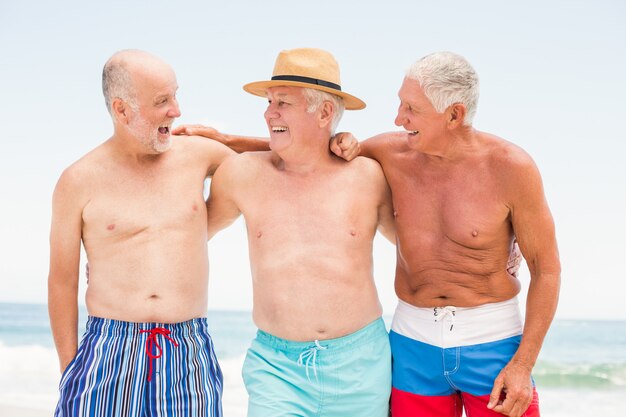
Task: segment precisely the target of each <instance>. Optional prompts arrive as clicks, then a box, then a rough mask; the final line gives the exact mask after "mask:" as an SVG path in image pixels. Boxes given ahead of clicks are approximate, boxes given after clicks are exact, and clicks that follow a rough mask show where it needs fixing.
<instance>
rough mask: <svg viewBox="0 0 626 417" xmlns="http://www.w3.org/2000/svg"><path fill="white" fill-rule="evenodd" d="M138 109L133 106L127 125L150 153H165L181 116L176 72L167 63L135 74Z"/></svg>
mask: <svg viewBox="0 0 626 417" xmlns="http://www.w3.org/2000/svg"><path fill="white" fill-rule="evenodd" d="M134 82H135V87H136V92H137V107H138V108H137V110H136V111H135V110H130V114H129V117H128V129H129V131H130V133H131V134H132V135H133V136H134V137H135V138H136V139H137V140H139V141H140V142H141V143H142V144H143V146H144V147H145V148H146V149H147V150H148V151H149V152H150V153H163V152H165V151H167V150H168V149H169V148H170V146H171V144H172V140H171V136H170V130H171V127H172V123H173V122H174V120H175V119H176V118H177V117H179V116H180V109H179V107H178V101H177V100H176V90H178V84H177V83H176V75H175V74H174V71H173V70H172V69H171V68H170V67H169V66H167V65H165V64H162V65H160V66H156V67H154V66H153V67H151V69H150V70H146V71H141V73H140V74H136V75H135V77H134Z"/></svg>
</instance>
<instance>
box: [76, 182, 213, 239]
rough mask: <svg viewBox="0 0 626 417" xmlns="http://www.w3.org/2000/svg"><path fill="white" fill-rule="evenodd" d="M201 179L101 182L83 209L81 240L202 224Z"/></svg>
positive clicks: (165, 230)
mask: <svg viewBox="0 0 626 417" xmlns="http://www.w3.org/2000/svg"><path fill="white" fill-rule="evenodd" d="M203 185H204V178H203V175H202V174H201V173H200V172H198V173H196V174H195V175H194V174H192V173H181V174H179V175H178V176H174V175H171V176H170V175H163V176H153V177H151V176H147V177H129V176H125V177H120V178H110V179H109V180H103V181H101V182H100V183H99V184H98V186H97V188H96V189H94V190H93V192H92V196H91V198H90V200H89V202H88V203H87V205H86V206H85V208H84V209H83V238H84V239H90V238H106V237H111V238H120V239H123V238H126V237H132V236H140V235H150V234H158V233H167V232H181V231H188V230H191V228H197V230H198V231H199V232H200V231H201V230H202V224H206V206H205V204H204V198H203Z"/></svg>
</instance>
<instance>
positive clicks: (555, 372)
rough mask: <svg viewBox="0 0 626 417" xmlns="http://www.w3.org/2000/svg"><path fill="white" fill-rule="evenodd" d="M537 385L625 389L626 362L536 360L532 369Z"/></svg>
mask: <svg viewBox="0 0 626 417" xmlns="http://www.w3.org/2000/svg"><path fill="white" fill-rule="evenodd" d="M533 377H534V378H535V381H536V382H537V384H538V385H540V386H542V387H549V388H591V389H606V388H619V389H626V363H594V364H591V363H554V362H541V361H540V362H538V363H537V366H535V369H534V370H533Z"/></svg>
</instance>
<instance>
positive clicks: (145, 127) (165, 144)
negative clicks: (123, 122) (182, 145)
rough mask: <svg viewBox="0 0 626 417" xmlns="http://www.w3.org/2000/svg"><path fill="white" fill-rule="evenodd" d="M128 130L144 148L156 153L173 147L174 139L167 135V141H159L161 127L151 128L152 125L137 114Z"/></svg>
mask: <svg viewBox="0 0 626 417" xmlns="http://www.w3.org/2000/svg"><path fill="white" fill-rule="evenodd" d="M128 128H129V129H130V132H131V134H132V135H133V136H134V137H135V138H137V139H138V140H139V141H140V142H141V144H142V145H143V146H145V147H146V148H147V149H149V150H150V151H152V152H154V153H157V154H159V153H163V152H165V151H167V150H168V149H169V148H170V147H171V146H172V137H171V136H170V135H169V133H168V135H167V139H165V140H160V139H159V127H158V126H150V123H148V121H147V120H146V119H144V118H143V117H142V116H141V115H139V114H136V116H135V117H134V118H133V120H132V121H131V122H130V123H129V125H128Z"/></svg>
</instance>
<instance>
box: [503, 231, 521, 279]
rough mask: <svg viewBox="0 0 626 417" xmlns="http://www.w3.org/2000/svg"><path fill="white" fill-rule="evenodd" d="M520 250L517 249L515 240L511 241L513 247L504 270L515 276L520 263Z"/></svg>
mask: <svg viewBox="0 0 626 417" xmlns="http://www.w3.org/2000/svg"><path fill="white" fill-rule="evenodd" d="M522 259H524V258H523V257H522V252H521V251H520V250H519V245H518V244H517V240H516V241H514V242H513V248H512V249H511V253H510V254H509V260H508V261H507V262H506V272H508V273H509V274H510V275H513V276H514V277H516V278H517V275H518V273H519V268H520V266H521V265H522Z"/></svg>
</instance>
